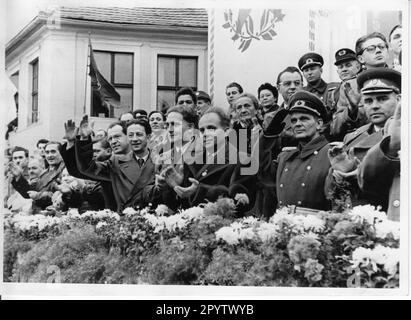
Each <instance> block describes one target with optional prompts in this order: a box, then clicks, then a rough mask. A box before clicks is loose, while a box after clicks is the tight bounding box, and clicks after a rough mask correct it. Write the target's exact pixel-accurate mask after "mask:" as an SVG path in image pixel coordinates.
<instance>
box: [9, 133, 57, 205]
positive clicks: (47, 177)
mask: <svg viewBox="0 0 411 320" xmlns="http://www.w3.org/2000/svg"><path fill="white" fill-rule="evenodd" d="M60 150H61V144H60V143H59V142H54V141H51V142H48V143H47V144H46V147H45V155H46V161H47V163H48V165H49V167H48V168H47V169H46V170H44V171H43V172H42V173H41V174H40V176H39V177H38V179H37V181H36V182H35V183H33V184H30V183H29V182H28V181H27V180H26V179H25V178H24V177H22V176H20V177H15V178H14V179H13V180H12V185H13V187H14V188H15V189H16V190H17V191H18V192H19V193H20V194H21V195H22V196H23V197H24V198H27V199H28V198H31V199H33V207H38V208H40V209H43V210H44V209H45V208H46V207H48V206H49V205H51V204H52V200H51V197H52V194H53V192H55V191H57V190H58V188H57V187H58V185H59V184H60V180H61V174H62V172H63V170H64V168H65V165H64V161H63V159H62V158H61V154H60Z"/></svg>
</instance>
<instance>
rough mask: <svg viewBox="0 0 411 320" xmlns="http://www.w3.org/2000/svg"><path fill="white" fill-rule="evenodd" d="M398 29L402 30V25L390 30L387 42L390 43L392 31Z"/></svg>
mask: <svg viewBox="0 0 411 320" xmlns="http://www.w3.org/2000/svg"><path fill="white" fill-rule="evenodd" d="M398 28H401V29H402V25H400V24H397V25H396V26H395V27H394V28H392V29H391V31H390V34H389V36H388V40H389V41H391V36H392V34H393V33H394V31H395V30H397V29H398Z"/></svg>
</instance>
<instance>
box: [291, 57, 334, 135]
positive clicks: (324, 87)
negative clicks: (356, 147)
mask: <svg viewBox="0 0 411 320" xmlns="http://www.w3.org/2000/svg"><path fill="white" fill-rule="evenodd" d="M323 65H324V59H323V57H322V56H320V55H319V54H318V53H315V52H309V53H306V54H305V55H303V56H302V57H301V58H300V60H299V61H298V67H299V68H300V70H301V71H302V73H303V75H304V78H305V79H306V80H307V85H306V86H305V87H303V90H306V91H308V92H311V93H313V94H315V95H316V96H317V97H318V98H320V99H321V101H322V102H323V103H324V105H325V108H326V110H327V115H326V117H325V118H324V126H323V129H322V130H321V133H322V134H323V135H324V136H325V137H326V138H327V139H329V140H331V136H330V121H331V119H332V115H333V113H334V112H335V110H336V109H335V105H334V104H333V101H332V93H333V92H334V91H335V89H336V87H337V86H338V83H337V82H332V83H326V82H325V81H324V80H323V79H322V78H321V75H322V72H323V69H322V66H323Z"/></svg>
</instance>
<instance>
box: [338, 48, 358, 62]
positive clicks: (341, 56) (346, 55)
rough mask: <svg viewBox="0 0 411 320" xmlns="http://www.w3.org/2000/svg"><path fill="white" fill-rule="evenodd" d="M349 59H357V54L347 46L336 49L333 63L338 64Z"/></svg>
mask: <svg viewBox="0 0 411 320" xmlns="http://www.w3.org/2000/svg"><path fill="white" fill-rule="evenodd" d="M350 60H357V56H356V54H355V52H354V51H352V50H351V49H348V48H342V49H340V50H337V52H336V53H335V62H334V64H335V65H336V66H338V65H339V64H341V63H343V62H345V61H350Z"/></svg>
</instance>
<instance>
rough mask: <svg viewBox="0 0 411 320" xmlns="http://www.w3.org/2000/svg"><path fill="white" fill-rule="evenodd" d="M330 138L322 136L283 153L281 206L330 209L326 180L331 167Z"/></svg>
mask: <svg viewBox="0 0 411 320" xmlns="http://www.w3.org/2000/svg"><path fill="white" fill-rule="evenodd" d="M329 148H330V147H329V144H328V141H327V140H326V139H325V137H324V136H320V137H318V138H316V139H314V140H312V141H311V142H309V143H307V144H306V145H305V146H303V147H296V148H293V149H291V150H289V151H285V152H282V153H281V154H280V155H279V157H278V166H277V179H276V185H277V198H278V206H279V207H282V206H288V205H296V206H300V207H306V208H312V209H317V210H329V209H331V202H330V201H329V200H328V199H327V185H328V184H327V183H326V179H327V176H328V173H329V169H330V161H329V160H328V149H329Z"/></svg>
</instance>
